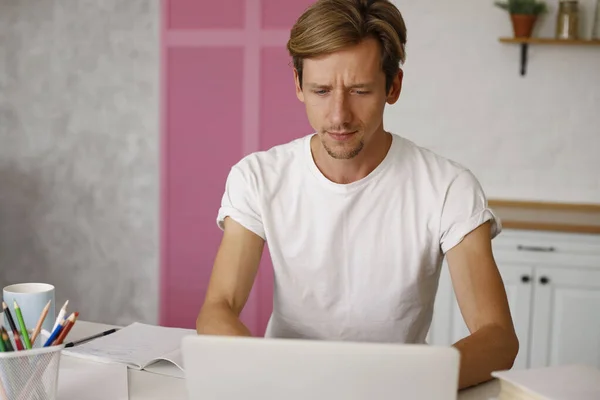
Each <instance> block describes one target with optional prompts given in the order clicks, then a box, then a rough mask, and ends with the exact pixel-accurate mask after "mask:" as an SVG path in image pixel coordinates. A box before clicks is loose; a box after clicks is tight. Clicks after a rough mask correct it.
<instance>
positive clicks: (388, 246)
mask: <svg viewBox="0 0 600 400" xmlns="http://www.w3.org/2000/svg"><path fill="white" fill-rule="evenodd" d="M311 136H312V134H311V135H308V136H305V137H302V138H299V139H296V140H294V141H291V142H289V143H286V144H283V145H279V146H276V147H273V148H271V149H269V150H267V151H261V152H256V153H253V154H250V155H248V156H246V157H244V158H243V159H242V160H241V161H240V162H239V163H237V164H236V165H234V166H233V167H232V169H231V171H230V173H229V176H228V178H227V183H226V188H225V193H224V195H223V199H222V204H221V208H220V209H219V212H218V217H217V224H218V225H219V227H221V228H223V220H224V219H225V217H227V216H229V217H231V218H232V219H234V220H235V221H237V222H239V223H240V224H242V225H243V226H244V227H246V228H247V229H249V230H251V231H252V232H254V233H256V234H257V235H259V236H261V237H262V238H263V239H265V240H266V241H267V243H268V246H269V251H270V254H271V259H272V263H273V268H274V295H273V313H272V315H271V318H270V320H269V324H268V326H267V331H266V334H265V336H266V337H284V338H308V339H326V340H353V341H374V342H402V343H425V338H426V336H427V332H428V330H429V327H430V324H431V319H432V314H433V305H434V300H435V295H436V292H437V287H438V280H439V275H440V270H441V266H442V261H443V257H444V253H445V252H446V251H448V250H449V249H451V248H452V247H453V246H455V245H456V244H458V243H459V242H460V241H461V240H462V239H463V237H464V236H465V235H466V234H467V233H469V232H470V231H472V230H473V229H474V228H476V227H477V226H479V225H480V224H482V223H484V222H485V221H488V220H491V221H492V227H493V229H492V237H494V236H496V235H497V234H498V233H499V232H500V230H501V225H500V221H499V220H498V219H497V218H496V216H495V215H494V214H493V213H492V211H491V210H490V209H489V208H488V206H487V200H486V198H485V195H484V193H483V190H482V188H481V186H480V185H479V182H478V181H477V179H476V178H475V177H474V176H473V174H472V173H471V172H470V171H469V170H467V169H466V168H464V167H462V166H461V165H459V164H457V163H455V162H452V161H450V160H447V159H445V158H443V157H441V156H439V155H436V154H435V153H433V152H431V151H429V150H427V149H424V148H421V147H419V146H417V145H415V144H414V143H413V142H411V141H409V140H407V139H405V138H402V137H400V136H398V135H392V136H393V141H392V145H391V147H390V150H389V151H388V154H387V155H386V157H385V159H384V160H383V161H382V162H381V163H380V164H379V166H377V168H376V169H375V170H374V171H372V172H371V173H370V174H369V175H368V176H367V177H365V178H363V179H361V180H359V181H356V182H353V183H350V184H338V183H334V182H332V181H330V180H329V179H327V178H326V177H325V176H324V175H323V174H322V173H321V172H320V171H319V169H318V168H317V166H316V164H315V163H314V160H313V157H312V153H311V149H310V138H311Z"/></svg>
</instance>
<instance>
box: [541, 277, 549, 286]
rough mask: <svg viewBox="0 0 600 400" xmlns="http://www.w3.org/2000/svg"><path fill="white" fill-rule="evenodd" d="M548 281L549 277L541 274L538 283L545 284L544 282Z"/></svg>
mask: <svg viewBox="0 0 600 400" xmlns="http://www.w3.org/2000/svg"><path fill="white" fill-rule="evenodd" d="M549 282H550V279H548V278H547V277H545V276H542V277H541V278H540V283H541V284H542V285H546V284H548V283H549Z"/></svg>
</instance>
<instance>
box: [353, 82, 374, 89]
mask: <svg viewBox="0 0 600 400" xmlns="http://www.w3.org/2000/svg"><path fill="white" fill-rule="evenodd" d="M373 86H374V84H373V83H371V82H365V83H356V84H354V85H350V86H349V87H350V89H369V88H372V87H373Z"/></svg>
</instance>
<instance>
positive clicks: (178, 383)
mask: <svg viewBox="0 0 600 400" xmlns="http://www.w3.org/2000/svg"><path fill="white" fill-rule="evenodd" d="M113 327H114V326H111V325H104V324H96V323H91V322H85V321H77V323H76V324H75V325H74V326H73V330H72V331H71V332H70V334H69V341H72V340H77V339H80V338H83V337H86V336H90V335H93V334H95V333H98V332H102V331H104V330H107V329H110V328H113ZM63 357H67V356H63ZM86 362H87V361H86ZM89 362H92V361H89ZM59 379H60V378H59ZM128 381H129V399H130V400H164V399H171V400H187V393H186V390H185V381H184V380H183V379H178V378H171V377H167V376H162V375H157V374H152V373H149V372H144V371H137V370H132V369H129V370H128ZM498 390H499V385H498V382H497V381H495V380H494V381H491V382H487V383H484V384H482V385H479V386H477V387H474V388H471V389H467V390H463V391H461V392H460V393H459V396H458V399H459V400H495V399H496V397H497V396H498Z"/></svg>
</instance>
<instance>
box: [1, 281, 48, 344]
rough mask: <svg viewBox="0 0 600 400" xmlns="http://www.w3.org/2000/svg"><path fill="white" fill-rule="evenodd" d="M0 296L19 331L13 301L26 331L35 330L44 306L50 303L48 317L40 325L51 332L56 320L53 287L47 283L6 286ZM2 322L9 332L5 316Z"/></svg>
mask: <svg viewBox="0 0 600 400" xmlns="http://www.w3.org/2000/svg"><path fill="white" fill-rule="evenodd" d="M2 296H3V300H4V302H5V303H6V305H7V306H8V309H9V310H10V312H11V314H12V318H13V320H14V321H15V325H17V329H19V326H18V322H17V314H15V309H14V306H13V304H14V301H15V300H16V301H17V304H18V305H19V308H20V309H21V314H22V315H23V321H24V322H25V326H26V327H27V330H28V331H31V330H33V329H35V327H36V325H37V323H38V320H39V319H40V316H41V315H42V311H43V310H44V307H46V304H48V301H50V308H49V310H48V315H46V319H45V320H44V323H43V324H42V329H45V330H47V331H48V332H52V327H53V326H54V320H55V319H56V309H55V306H54V286H52V285H49V284H47V283H18V284H16V285H9V286H6V287H5V288H4V290H3V291H2ZM4 321H5V323H4V326H5V327H6V329H7V330H8V331H10V325H9V323H8V319H7V317H6V315H5V316H4Z"/></svg>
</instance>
